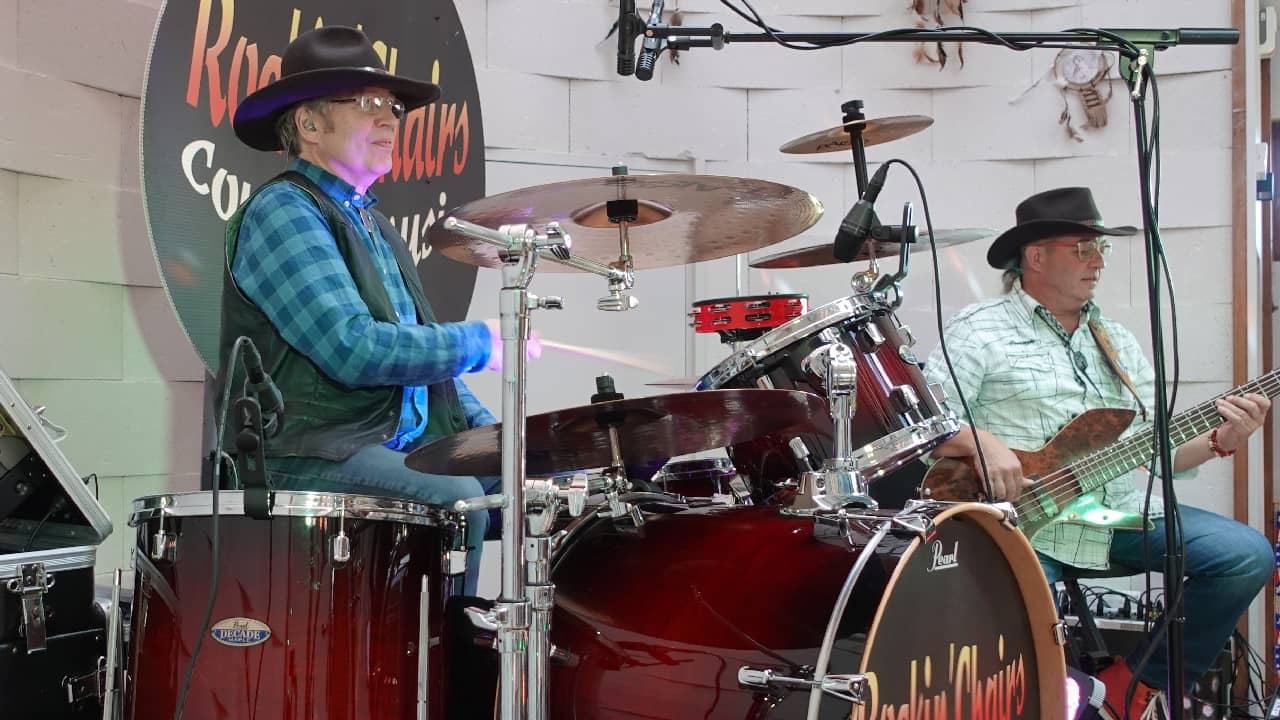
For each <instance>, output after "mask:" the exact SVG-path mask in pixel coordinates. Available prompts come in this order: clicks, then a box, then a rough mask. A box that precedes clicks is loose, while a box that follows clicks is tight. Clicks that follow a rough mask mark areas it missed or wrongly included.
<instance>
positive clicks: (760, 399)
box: [405, 389, 827, 476]
mask: <svg viewBox="0 0 1280 720" xmlns="http://www.w3.org/2000/svg"><path fill="white" fill-rule="evenodd" d="M601 413H608V414H609V415H610V416H611V417H616V418H619V419H620V420H621V424H620V425H619V426H618V444H619V447H620V448H621V451H622V459H623V461H624V462H626V463H627V464H629V465H638V464H641V463H646V462H650V461H654V460H663V459H666V458H671V457H675V456H677V455H686V454H688V453H694V452H700V451H702V450H710V449H712V448H718V447H726V446H730V445H736V444H738V443H741V442H746V441H747V440H751V439H753V438H757V437H760V436H761V435H768V434H770V433H775V432H781V431H784V430H790V429H792V428H802V427H805V426H808V425H809V424H810V422H811V420H810V418H812V417H826V416H827V404H826V402H825V401H824V400H823V399H822V398H820V397H818V396H817V395H812V394H809V393H805V392H799V391H796V390H755V389H750V390H708V391H705V392H686V393H675V394H671V395H656V396H654V397H644V398H629V399H626V400H612V401H609V402H603V403H595V404H592V405H582V406H579V407H573V408H568V409H566V410H556V411H553V412H549V413H542V414H540V415H531V416H530V417H529V418H528V419H527V420H526V438H527V439H526V442H525V447H526V448H528V453H527V465H526V468H527V472H528V473H529V474H530V475H551V474H554V473H561V472H568V471H572V470H583V469H587V468H599V467H606V466H608V465H610V464H612V459H611V453H610V449H609V433H608V431H607V430H606V429H604V428H602V427H600V425H599V423H598V422H597V418H599V417H600V415H601ZM501 438H502V424H501V423H498V424H496V425H486V426H485V427H479V428H474V429H472V430H466V431H463V432H460V433H458V434H456V435H450V436H448V437H445V438H442V439H440V440H437V441H435V442H433V443H431V444H429V445H426V446H423V447H421V448H419V449H417V450H414V451H413V452H412V453H410V454H409V456H408V457H407V458H406V459H405V465H407V466H409V467H410V468H412V469H414V470H418V471H419V472H425V473H433V474H436V475H479V476H483V475H498V474H501V472H502V450H501V448H502V441H501Z"/></svg>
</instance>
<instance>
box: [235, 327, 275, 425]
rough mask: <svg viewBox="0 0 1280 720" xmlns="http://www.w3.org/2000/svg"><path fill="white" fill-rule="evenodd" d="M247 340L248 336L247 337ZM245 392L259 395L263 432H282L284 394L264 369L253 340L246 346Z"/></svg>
mask: <svg viewBox="0 0 1280 720" xmlns="http://www.w3.org/2000/svg"><path fill="white" fill-rule="evenodd" d="M246 340H247V338H246ZM243 358H244V374H245V380H244V392H245V394H246V395H248V394H250V393H252V394H253V396H255V397H257V399H258V405H259V406H260V407H261V411H262V434H263V435H264V436H266V437H274V436H275V435H276V433H278V432H280V418H281V417H283V416H284V396H283V395H281V394H280V388H279V387H277V386H276V383H275V381H274V380H272V379H271V376H270V375H268V374H267V373H266V371H265V370H263V369H262V356H261V355H259V354H258V348H256V347H254V345H253V341H251V340H250V341H247V342H246V343H245V346H244V355H243Z"/></svg>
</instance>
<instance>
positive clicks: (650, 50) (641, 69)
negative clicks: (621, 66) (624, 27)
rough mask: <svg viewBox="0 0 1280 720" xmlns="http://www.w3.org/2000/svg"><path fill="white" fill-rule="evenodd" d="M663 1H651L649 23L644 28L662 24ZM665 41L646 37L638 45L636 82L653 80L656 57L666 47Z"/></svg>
mask: <svg viewBox="0 0 1280 720" xmlns="http://www.w3.org/2000/svg"><path fill="white" fill-rule="evenodd" d="M665 4H666V3H665V0H653V5H651V6H650V8H649V22H648V24H647V25H646V27H656V26H657V25H659V24H661V23H662V9H663V5H665ZM666 42H667V41H666V40H665V39H662V40H660V39H658V37H657V36H655V35H646V36H645V39H644V42H643V43H641V44H640V64H639V65H638V66H637V67H636V79H637V80H651V79H653V66H654V65H657V64H658V55H659V54H660V53H661V52H662V49H663V47H664V46H665V45H666Z"/></svg>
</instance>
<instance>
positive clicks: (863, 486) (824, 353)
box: [800, 337, 879, 510]
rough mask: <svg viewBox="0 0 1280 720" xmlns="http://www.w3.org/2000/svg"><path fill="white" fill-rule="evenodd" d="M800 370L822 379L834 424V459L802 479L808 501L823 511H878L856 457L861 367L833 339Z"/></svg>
mask: <svg viewBox="0 0 1280 720" xmlns="http://www.w3.org/2000/svg"><path fill="white" fill-rule="evenodd" d="M800 366H801V367H802V368H804V370H805V371H806V372H808V373H810V374H811V375H813V376H815V377H817V378H819V379H820V381H821V382H822V384H823V387H825V388H826V389H827V397H828V398H829V400H828V401H829V403H830V407H831V419H832V421H833V422H834V424H835V452H834V457H830V458H827V459H826V460H823V462H822V468H821V469H819V470H810V471H808V472H806V473H804V474H803V476H802V478H801V484H802V486H803V487H805V488H807V489H808V491H809V499H810V500H811V501H812V503H813V505H814V506H816V507H819V508H822V509H824V510H832V509H835V508H840V507H846V506H848V505H855V504H856V505H862V506H864V507H868V508H876V507H879V505H878V503H876V501H875V500H873V499H872V498H871V494H870V491H869V490H868V488H867V482H866V480H865V479H864V478H863V477H862V473H861V472H860V471H859V470H858V467H857V463H856V461H855V458H854V457H853V416H854V414H855V413H856V412H857V409H858V364H857V361H856V360H855V359H854V357H853V351H852V350H850V349H849V347H848V346H847V345H845V344H844V343H842V342H840V341H839V339H838V338H835V337H833V338H830V342H828V344H826V345H823V346H822V347H820V348H818V349H817V350H814V351H813V352H812V353H810V354H809V356H808V357H806V358H805V359H804V360H803V361H801V364H800Z"/></svg>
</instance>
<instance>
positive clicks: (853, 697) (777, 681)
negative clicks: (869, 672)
mask: <svg viewBox="0 0 1280 720" xmlns="http://www.w3.org/2000/svg"><path fill="white" fill-rule="evenodd" d="M738 684H739V685H741V686H742V687H748V688H756V689H759V690H774V691H776V690H803V689H809V688H815V687H816V688H819V689H820V690H822V692H824V693H826V694H828V695H832V696H834V697H838V698H840V699H841V700H848V701H849V702H851V703H857V704H858V705H861V704H863V702H865V700H866V694H867V678H866V676H865V675H826V676H824V677H822V678H820V679H818V680H810V679H809V678H803V677H792V676H790V675H782V674H779V673H777V672H775V671H773V670H770V669H768V668H763V669H761V668H753V667H747V666H745V665H744V666H743V667H740V668H738Z"/></svg>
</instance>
